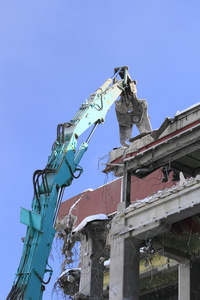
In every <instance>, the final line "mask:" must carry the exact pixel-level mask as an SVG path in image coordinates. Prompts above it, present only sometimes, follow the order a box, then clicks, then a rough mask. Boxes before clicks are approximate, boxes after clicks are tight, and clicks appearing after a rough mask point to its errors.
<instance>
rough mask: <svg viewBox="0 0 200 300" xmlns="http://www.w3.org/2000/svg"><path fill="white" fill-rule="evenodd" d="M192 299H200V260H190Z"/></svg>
mask: <svg viewBox="0 0 200 300" xmlns="http://www.w3.org/2000/svg"><path fill="white" fill-rule="evenodd" d="M190 300H200V261H199V260H198V259H195V260H192V261H191V262H190Z"/></svg>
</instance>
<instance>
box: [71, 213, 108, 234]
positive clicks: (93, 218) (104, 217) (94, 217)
mask: <svg viewBox="0 0 200 300" xmlns="http://www.w3.org/2000/svg"><path fill="white" fill-rule="evenodd" d="M96 220H108V216H107V215H105V214H98V215H92V216H89V217H86V218H85V219H84V220H83V221H82V222H81V223H80V224H79V225H78V226H77V227H76V228H75V229H74V230H73V231H72V233H75V232H78V231H81V230H82V229H83V228H84V227H85V226H86V225H87V224H88V223H90V222H92V221H96Z"/></svg>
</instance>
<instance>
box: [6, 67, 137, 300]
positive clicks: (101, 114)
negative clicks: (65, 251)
mask: <svg viewBox="0 0 200 300" xmlns="http://www.w3.org/2000/svg"><path fill="white" fill-rule="evenodd" d="M118 74H120V75H121V77H122V79H120V80H118V81H117V79H116V76H117V75H118ZM130 81H131V80H130V76H129V75H128V71H127V67H122V68H120V69H116V72H115V75H114V76H113V78H112V79H108V80H107V81H106V82H105V84H104V85H103V86H102V87H101V88H99V89H98V90H97V91H96V92H95V93H94V94H91V96H90V98H89V99H88V100H87V101H86V103H84V104H82V105H81V108H80V109H79V111H78V112H77V114H76V115H75V117H74V118H73V119H72V120H71V121H70V122H68V123H64V124H59V125H58V130H57V139H56V141H55V143H54V144H53V147H52V153H51V155H50V157H49V159H48V162H47V165H46V167H45V169H44V170H37V171H36V172H35V173H34V175H33V182H34V199H33V202H32V210H31V211H29V210H26V209H22V210H21V222H22V223H24V224H26V225H27V233H26V237H25V240H24V246H23V252H22V257H21V260H20V264H19V268H18V270H17V274H16V278H15V280H14V284H13V287H12V290H11V291H10V293H9V295H8V297H7V299H8V300H13V299H26V300H40V299H42V295H43V291H44V284H45V282H44V281H43V278H44V275H45V273H49V280H50V278H51V275H52V272H53V271H52V269H51V268H50V267H49V265H48V257H49V253H50V250H51V246H52V242H53V238H54V235H55V229H54V224H55V221H56V218H57V212H58V209H59V205H60V202H61V199H62V194H63V191H64V188H65V187H66V186H69V185H70V184H71V182H72V180H73V179H74V178H76V176H75V175H74V173H75V172H77V171H79V172H80V174H81V173H82V171H83V170H82V168H81V167H79V162H80V160H81V158H82V156H83V155H84V153H85V151H86V150H87V148H88V143H89V141H90V138H91V137H92V134H93V132H94V130H95V129H96V127H97V125H98V124H100V123H103V122H104V120H105V116H106V114H107V112H108V110H109V108H110V106H111V105H112V104H113V103H114V102H115V100H116V99H117V98H118V96H119V95H120V94H121V93H122V92H123V91H124V90H125V88H127V85H128V83H129V82H130ZM93 124H94V127H93V130H92V132H91V134H90V135H89V137H88V139H87V141H86V142H84V143H82V144H81V146H80V148H79V149H77V140H78V137H79V136H80V135H81V134H82V133H83V132H84V131H85V130H86V129H87V128H88V127H90V126H91V125H93ZM49 280H48V281H49Z"/></svg>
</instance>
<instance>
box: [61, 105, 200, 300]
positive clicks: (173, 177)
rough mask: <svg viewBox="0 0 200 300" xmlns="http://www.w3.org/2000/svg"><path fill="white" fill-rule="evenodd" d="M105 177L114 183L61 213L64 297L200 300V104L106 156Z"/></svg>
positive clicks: (71, 201)
mask: <svg viewBox="0 0 200 300" xmlns="http://www.w3.org/2000/svg"><path fill="white" fill-rule="evenodd" d="M104 172H106V173H107V172H113V173H114V174H115V176H116V177H119V178H118V179H116V180H115V181H113V182H111V183H108V184H106V185H104V186H101V187H100V188H98V189H97V190H94V191H93V190H87V191H84V192H83V193H82V194H81V195H77V196H75V197H73V198H71V199H69V200H67V201H64V202H63V203H62V204H61V207H60V211H59V215H58V221H57V233H58V236H59V237H61V238H62V239H63V240H64V244H63V254H65V256H66V259H65V262H64V264H63V269H62V274H61V276H60V278H59V280H58V281H59V284H60V287H61V288H62V290H63V291H64V293H65V295H69V296H70V297H71V298H72V299H98V300H99V299H109V300H122V299H127V300H128V299H129V300H138V299H140V300H151V299H166V300H167V299H171V300H175V299H178V300H188V299H192V300H196V299H200V279H199V278H200V276H199V275H200V175H199V174H200V104H199V103H198V104H196V105H194V106H193V107H190V108H188V109H186V110H185V111H182V112H179V113H177V114H176V115H175V117H174V118H173V119H171V118H166V119H165V121H164V122H163V124H162V125H161V127H160V128H159V129H158V130H155V131H153V132H151V133H147V134H140V135H139V136H137V137H136V138H134V139H132V140H130V145H129V146H128V147H127V148H124V147H122V148H118V149H115V150H113V151H111V153H110V160H109V162H108V164H107V166H106V168H105V170H104ZM76 241H79V242H80V254H79V266H77V267H76V268H71V269H69V268H68V267H67V263H68V261H70V260H71V258H72V255H73V246H74V244H75V242H76Z"/></svg>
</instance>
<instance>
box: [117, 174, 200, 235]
mask: <svg viewBox="0 0 200 300" xmlns="http://www.w3.org/2000/svg"><path fill="white" fill-rule="evenodd" d="M199 191H200V176H199V175H198V176H197V177H196V179H190V180H189V181H187V183H186V185H185V186H179V185H177V186H175V187H172V188H170V189H167V190H166V191H165V190H163V191H161V192H160V193H159V192H158V193H157V194H155V195H152V196H151V197H148V198H147V199H144V200H141V201H140V202H138V203H132V204H131V205H130V206H129V207H128V208H127V209H125V211H124V224H126V225H124V226H123V227H122V226H121V227H120V231H119V226H118V225H117V224H118V219H119V218H121V217H120V214H118V215H117V216H116V217H115V218H114V219H113V229H112V232H113V234H119V235H125V234H129V235H130V234H131V236H134V237H137V238H140V239H144V238H147V233H148V238H150V237H151V236H154V235H155V232H157V233H159V234H161V233H162V232H166V231H169V229H170V226H171V225H170V224H172V223H175V222H178V221H180V220H182V219H185V218H187V217H190V216H192V215H196V214H197V213H200V198H199ZM115 224H116V226H114V225H115ZM121 225H122V224H121ZM115 227H116V228H115ZM114 228H115V229H114Z"/></svg>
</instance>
